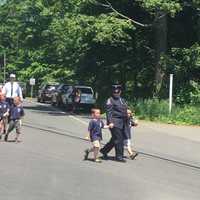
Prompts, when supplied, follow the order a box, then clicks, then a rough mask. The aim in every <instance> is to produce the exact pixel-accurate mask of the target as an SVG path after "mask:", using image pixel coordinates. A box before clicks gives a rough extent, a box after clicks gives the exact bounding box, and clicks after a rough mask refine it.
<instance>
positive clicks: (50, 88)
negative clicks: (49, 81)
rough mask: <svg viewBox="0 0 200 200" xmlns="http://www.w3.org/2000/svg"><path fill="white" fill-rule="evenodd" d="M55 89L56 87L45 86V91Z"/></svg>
mask: <svg viewBox="0 0 200 200" xmlns="http://www.w3.org/2000/svg"><path fill="white" fill-rule="evenodd" d="M56 88H57V85H47V86H46V90H55V89H56Z"/></svg>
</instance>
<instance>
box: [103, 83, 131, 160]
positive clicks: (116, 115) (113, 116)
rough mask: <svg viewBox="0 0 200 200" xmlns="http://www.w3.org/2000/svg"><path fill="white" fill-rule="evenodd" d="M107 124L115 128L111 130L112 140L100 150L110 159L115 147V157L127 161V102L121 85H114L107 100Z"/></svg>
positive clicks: (105, 157)
mask: <svg viewBox="0 0 200 200" xmlns="http://www.w3.org/2000/svg"><path fill="white" fill-rule="evenodd" d="M106 116H107V124H110V125H111V126H112V127H113V128H111V129H110V131H111V139H110V141H109V142H108V143H107V144H106V145H105V146H104V147H103V148H102V149H101V150H100V152H101V153H102V155H103V158H104V159H108V156H107V154H108V153H109V152H110V151H111V149H112V148H113V147H115V158H116V161H118V162H126V160H124V158H123V155H124V145H123V142H124V139H125V126H126V123H127V116H128V115H127V104H126V102H125V100H124V99H123V98H121V85H113V86H112V96H111V97H110V98H109V99H108V100H107V102H106Z"/></svg>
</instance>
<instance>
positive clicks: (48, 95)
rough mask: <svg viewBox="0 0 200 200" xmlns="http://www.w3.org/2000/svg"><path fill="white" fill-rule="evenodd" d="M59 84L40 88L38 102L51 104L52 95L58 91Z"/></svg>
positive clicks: (49, 84)
mask: <svg viewBox="0 0 200 200" xmlns="http://www.w3.org/2000/svg"><path fill="white" fill-rule="evenodd" d="M57 87H58V83H47V84H44V85H42V86H41V87H40V89H39V91H38V96H37V101H38V102H42V103H45V102H46V101H48V102H50V101H51V99H52V93H53V92H54V91H55V90H56V89H57Z"/></svg>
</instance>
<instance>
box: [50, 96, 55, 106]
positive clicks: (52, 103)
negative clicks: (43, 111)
mask: <svg viewBox="0 0 200 200" xmlns="http://www.w3.org/2000/svg"><path fill="white" fill-rule="evenodd" d="M51 105H52V106H55V102H54V101H53V98H51Z"/></svg>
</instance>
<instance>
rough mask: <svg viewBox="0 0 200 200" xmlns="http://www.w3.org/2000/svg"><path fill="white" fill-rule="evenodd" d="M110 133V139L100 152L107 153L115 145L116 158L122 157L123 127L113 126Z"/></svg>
mask: <svg viewBox="0 0 200 200" xmlns="http://www.w3.org/2000/svg"><path fill="white" fill-rule="evenodd" d="M111 135H112V137H111V139H110V141H109V142H108V143H107V144H106V145H105V146H104V147H103V148H102V149H101V152H102V153H103V154H107V153H108V152H110V151H111V149H112V148H113V147H115V155H116V158H117V159H122V158H123V154H124V146H123V141H124V131H123V129H119V128H116V127H114V128H112V129H111Z"/></svg>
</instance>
